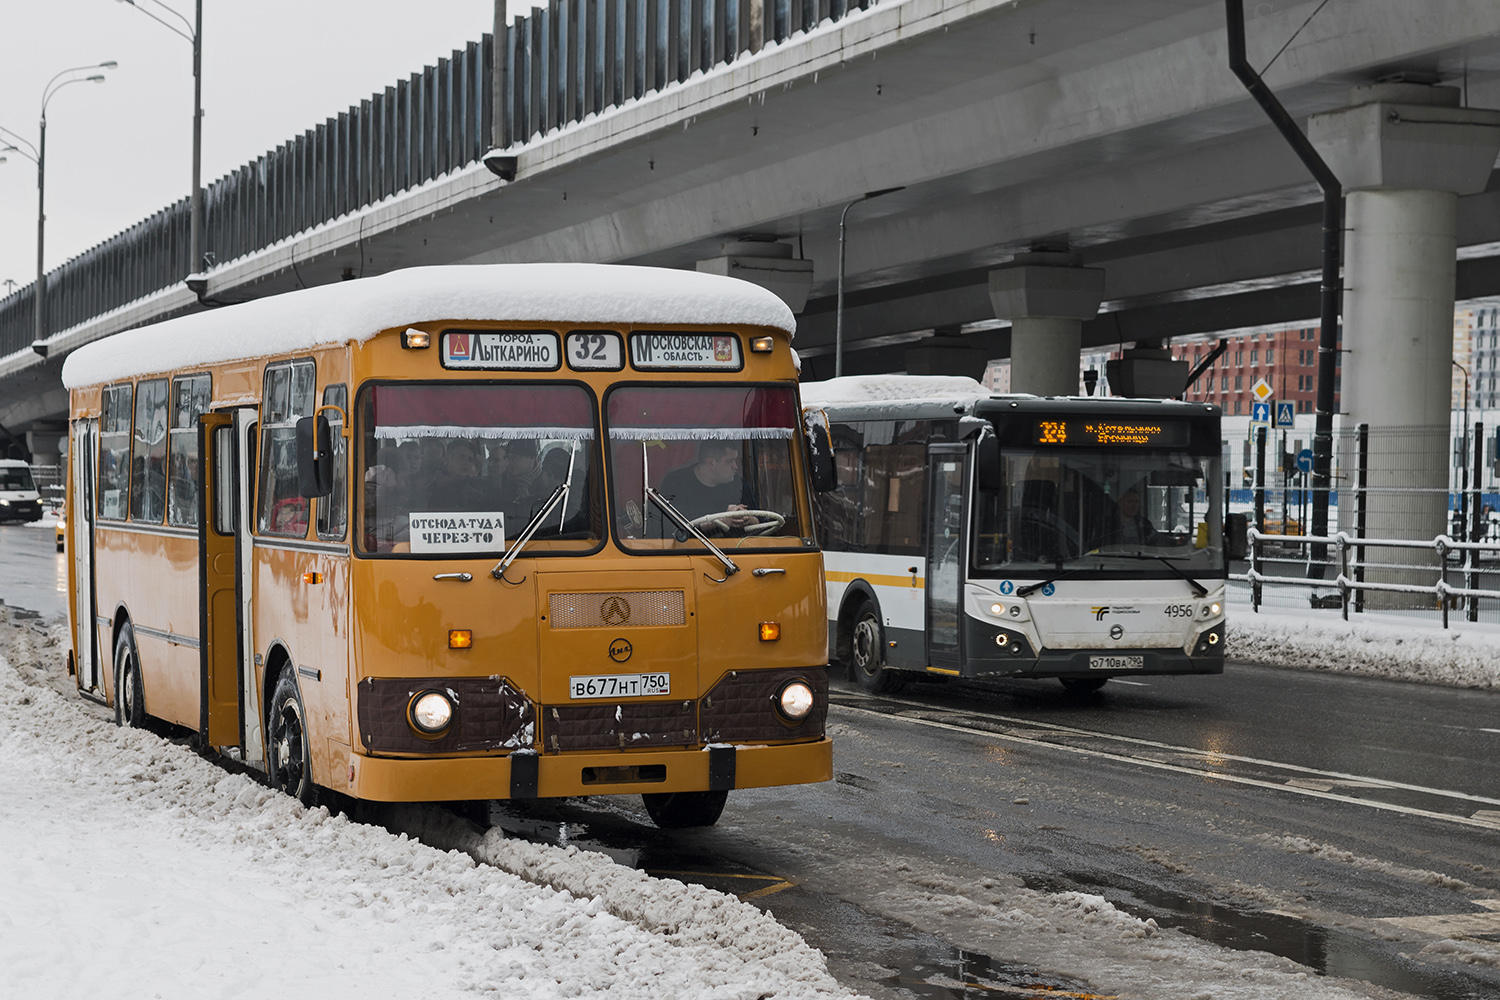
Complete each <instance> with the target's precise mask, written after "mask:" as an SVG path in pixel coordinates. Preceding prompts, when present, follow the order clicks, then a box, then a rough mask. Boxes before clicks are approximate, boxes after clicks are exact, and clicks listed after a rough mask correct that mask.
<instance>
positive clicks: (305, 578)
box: [302, 573, 323, 583]
mask: <svg viewBox="0 0 1500 1000" xmlns="http://www.w3.org/2000/svg"><path fill="white" fill-rule="evenodd" d="M302 582H303V583H322V582H323V574H322V573H303V574H302Z"/></svg>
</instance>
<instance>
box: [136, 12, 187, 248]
mask: <svg viewBox="0 0 1500 1000" xmlns="http://www.w3.org/2000/svg"><path fill="white" fill-rule="evenodd" d="M119 2H120V3H128V4H129V5H130V6H131V7H133V8H135V9H136V10H138V11H140V12H141V13H142V14H145V15H146V16H147V17H149V18H151V20H153V21H155V22H156V23H157V24H160V25H161V26H162V27H164V28H166V29H167V30H168V31H170V32H173V33H174V34H176V35H179V36H181V37H183V38H186V39H187V40H188V42H189V44H191V45H192V46H193V193H192V197H191V199H190V200H189V203H188V215H189V220H188V232H189V236H188V260H189V266H188V273H189V274H197V273H198V271H199V269H201V268H202V267H203V183H202V179H201V178H202V167H203V0H196V5H195V6H196V10H195V15H196V17H195V21H194V22H193V23H189V22H188V19H187V18H186V17H183V16H182V15H181V14H179V13H178V12H177V11H175V10H173V9H172V8H171V7H168V6H167V5H166V4H164V3H162V2H161V0H146V2H149V3H153V4H155V5H156V6H157V7H160V8H161V9H162V10H164V11H166V12H167V13H169V14H171V15H172V16H173V17H175V18H177V20H179V21H181V22H182V24H183V27H185V28H186V29H187V30H186V31H183V30H182V28H179V27H177V26H176V25H175V24H172V23H171V22H170V21H164V20H162V19H161V18H160V17H158V16H157V15H155V14H153V13H151V11H149V10H147V9H146V8H145V7H143V6H141V4H140V3H137V2H136V0H119Z"/></svg>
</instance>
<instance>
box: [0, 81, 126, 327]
mask: <svg viewBox="0 0 1500 1000" xmlns="http://www.w3.org/2000/svg"><path fill="white" fill-rule="evenodd" d="M118 65H119V63H117V62H115V61H114V60H113V59H111V60H109V61H107V62H102V63H96V64H94V65H92V66H72V67H70V68H68V69H65V70H62V71H61V72H59V73H57V74H56V75H55V76H53V77H52V79H50V80H48V81H47V86H45V87H43V88H42V112H41V117H40V121H39V123H38V128H37V131H38V135H37V142H36V145H34V146H33V145H32V144H31V143H30V142H29V141H28V140H26V139H24V138H22V137H21V136H20V135H17V134H16V133H15V132H12V131H11V130H10V129H8V128H0V132H3V133H5V134H6V135H8V136H11V137H12V138H14V139H17V140H19V141H21V142H23V143H25V144H26V145H27V146H29V147H31V148H30V151H29V152H28V151H27V150H25V149H22V148H20V147H19V146H15V145H11V146H7V147H6V148H5V151H6V152H16V153H20V154H21V155H22V156H24V157H26V158H27V159H28V160H31V161H33V162H34V163H35V164H36V284H35V286H34V287H33V289H32V290H33V292H34V293H35V296H36V299H35V303H34V305H33V306H32V313H33V316H32V319H33V321H34V322H33V324H32V333H33V337H32V344H31V347H32V350H34V351H37V353H39V354H45V353H46V347H45V346H43V343H42V342H43V341H44V340H46V338H47V272H46V269H45V267H44V265H43V252H44V250H45V247H46V240H47V105H48V104H49V103H51V101H52V98H53V97H54V96H56V94H57V92H58V91H59V90H62V89H63V88H64V87H66V86H68V85H69V84H70V83H103V82H104V74H103V73H93V74H90V75H89V76H69V74H71V73H85V72H88V71H89V70H91V69H114V68H115V67H116V66H118ZM63 77H67V79H63Z"/></svg>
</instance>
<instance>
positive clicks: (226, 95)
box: [0, 0, 531, 295]
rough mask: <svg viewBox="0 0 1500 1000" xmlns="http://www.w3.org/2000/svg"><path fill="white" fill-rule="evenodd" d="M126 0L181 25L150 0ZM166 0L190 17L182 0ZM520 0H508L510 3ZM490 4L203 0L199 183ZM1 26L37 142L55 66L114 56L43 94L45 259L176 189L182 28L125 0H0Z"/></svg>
mask: <svg viewBox="0 0 1500 1000" xmlns="http://www.w3.org/2000/svg"><path fill="white" fill-rule="evenodd" d="M137 2H138V3H140V4H142V5H143V6H144V7H146V8H147V9H150V10H154V11H156V12H157V13H161V14H162V15H163V17H164V18H165V19H166V20H169V21H174V23H178V24H179V25H180V22H175V20H174V19H173V18H172V17H171V16H170V15H168V14H166V13H165V12H163V11H161V10H160V8H158V7H156V6H155V5H154V3H153V2H152V0H137ZM168 3H169V5H170V6H171V7H172V8H174V9H176V10H178V11H180V12H181V13H182V14H183V15H185V16H186V17H187V18H188V20H189V21H191V20H192V17H193V0H168ZM530 6H531V4H530V3H529V2H526V0H510V2H509V12H510V14H511V15H512V16H513V15H514V14H516V13H524V12H525V11H526V10H527V9H529V8H530ZM494 9H495V8H494V0H254V2H251V3H246V2H243V0H204V3H203V110H204V118H203V183H204V185H205V186H206V185H208V184H210V183H211V182H212V181H214V180H215V179H216V178H218V177H221V176H222V175H224V174H226V173H228V172H229V171H231V170H234V169H235V168H237V167H239V166H240V165H242V164H244V163H247V162H249V161H250V160H253V159H254V158H255V157H257V156H259V155H260V154H261V153H263V152H265V151H267V150H269V149H272V148H274V147H275V146H277V145H278V144H279V143H281V142H283V141H285V140H286V139H288V138H290V137H292V136H293V135H296V134H298V133H300V132H302V131H303V130H304V129H307V128H310V127H312V126H314V125H316V124H318V123H320V122H322V121H323V120H324V119H326V118H328V117H331V116H335V115H337V114H338V113H339V112H341V111H345V110H347V109H348V107H349V106H350V105H351V104H358V103H359V102H360V101H361V100H362V99H364V98H366V97H369V96H370V95H371V94H372V93H374V92H375V91H377V90H383V89H384V88H385V87H386V86H387V85H388V84H392V83H394V82H396V80H398V79H400V78H402V77H405V76H407V75H408V74H410V73H412V72H414V71H417V70H420V69H421V68H422V67H423V66H424V65H427V64H430V63H435V62H436V61H437V59H438V57H439V56H446V55H448V54H449V53H450V52H451V51H452V50H453V49H455V48H462V47H463V46H464V45H465V44H466V43H467V42H470V41H477V40H478V39H479V38H480V36H481V35H483V34H484V33H485V32H487V31H489V30H490V29H491V27H492V26H493V23H494ZM0 39H3V41H4V43H5V44H4V46H3V48H0V126H4V127H5V128H8V129H11V130H13V131H15V132H19V133H20V134H21V135H23V136H25V137H26V138H27V139H29V140H30V141H32V142H35V141H36V139H37V120H38V111H39V110H40V107H41V98H42V88H43V87H44V86H45V85H46V83H47V81H48V80H49V79H50V78H51V77H52V75H53V74H54V73H57V72H58V71H59V70H63V69H66V68H68V67H71V66H83V65H97V64H98V63H101V62H105V61H107V60H111V59H113V60H115V61H117V62H118V63H119V64H120V65H119V68H118V69H115V70H111V71H108V72H106V74H105V75H106V76H107V77H108V78H109V79H108V80H107V82H105V83H103V84H91V83H77V84H72V85H70V86H67V87H66V88H64V89H63V90H62V91H60V92H59V93H57V95H56V96H55V97H53V98H52V101H51V103H50V104H49V105H48V107H47V240H46V267H47V269H48V270H51V269H53V268H55V267H57V266H58V265H59V264H61V263H62V262H64V261H65V260H67V259H68V258H70V257H73V256H76V255H78V254H79V253H82V252H83V251H85V250H87V249H88V248H89V247H91V246H94V245H95V244H97V243H100V242H102V241H103V240H105V239H108V238H109V237H110V236H113V235H114V234H116V233H118V232H120V231H121V230H123V229H125V228H126V227H128V226H130V225H131V224H133V223H135V222H138V221H140V220H141V219H144V218H146V217H147V216H149V215H151V214H153V213H154V212H156V211H157V210H159V209H161V208H164V207H166V206H167V205H169V204H171V203H172V202H174V201H176V200H177V199H179V198H183V197H186V196H187V194H188V191H189V188H190V187H191V185H192V112H193V60H192V46H191V45H190V44H189V43H188V42H187V41H186V40H185V39H183V38H180V37H178V36H177V35H174V34H172V33H171V32H170V31H168V30H167V29H166V28H164V27H162V26H161V25H160V24H157V23H156V22H154V21H152V20H151V19H150V18H148V17H145V16H144V15H142V14H141V13H140V11H138V10H132V9H131V7H130V6H129V5H128V4H127V3H123V2H120V0H0ZM0 145H6V143H0ZM0 155H4V156H6V158H7V161H8V162H6V163H3V164H0V282H3V281H4V280H5V279H7V278H10V279H14V280H15V281H16V282H17V283H18V284H20V285H25V284H28V283H29V282H30V281H31V280H32V279H33V278H34V276H35V274H36V207H37V206H36V195H37V192H36V167H35V166H34V165H33V164H32V163H31V162H30V161H29V160H26V159H23V158H22V157H20V156H18V155H17V154H15V153H6V154H0ZM6 287H7V286H5V285H3V284H0V295H3V294H5V290H6Z"/></svg>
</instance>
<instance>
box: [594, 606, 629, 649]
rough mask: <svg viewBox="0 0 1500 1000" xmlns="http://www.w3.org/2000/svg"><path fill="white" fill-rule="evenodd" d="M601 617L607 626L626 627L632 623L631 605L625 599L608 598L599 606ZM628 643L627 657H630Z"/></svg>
mask: <svg viewBox="0 0 1500 1000" xmlns="http://www.w3.org/2000/svg"><path fill="white" fill-rule="evenodd" d="M599 617H600V618H602V619H604V624H606V625H624V624H625V623H626V622H628V621H630V604H629V603H628V602H627V601H626V600H625V598H623V597H615V596H611V597H606V598H605V599H604V600H603V602H601V603H600V605H599ZM628 645H629V644H628V643H627V650H626V653H625V655H626V656H627V657H628V656H629V655H630V652H629V649H628Z"/></svg>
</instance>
